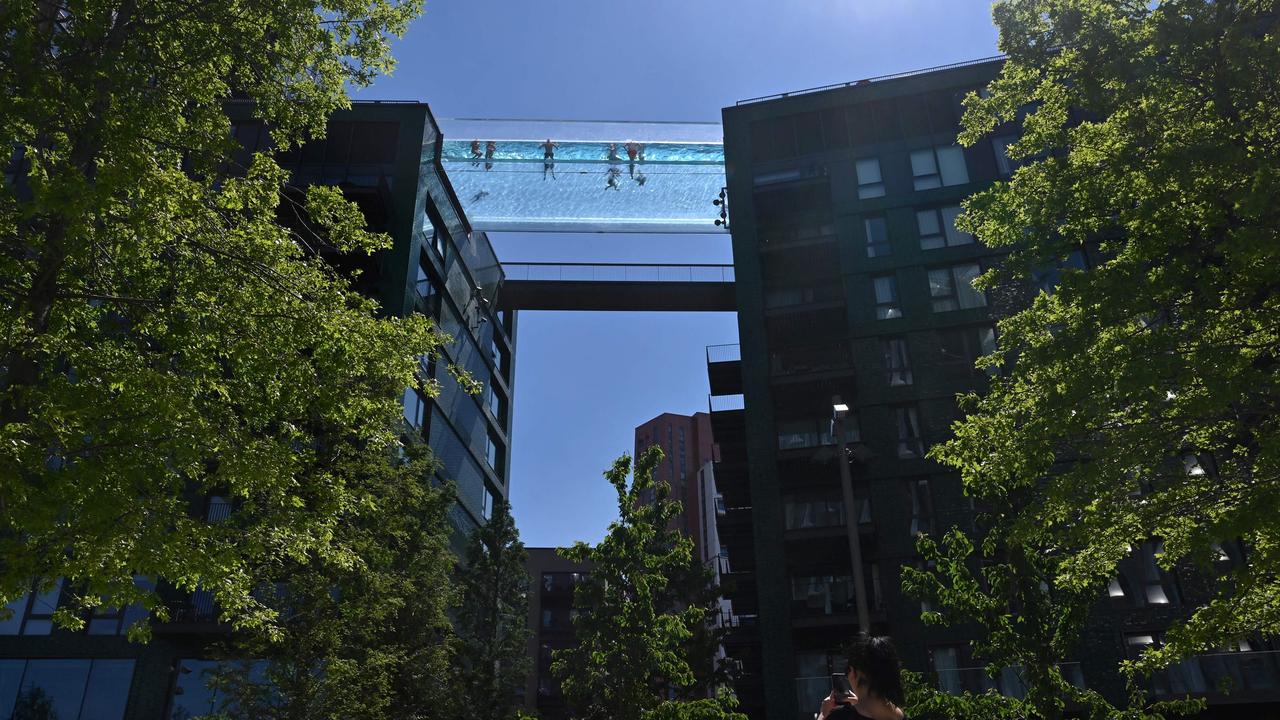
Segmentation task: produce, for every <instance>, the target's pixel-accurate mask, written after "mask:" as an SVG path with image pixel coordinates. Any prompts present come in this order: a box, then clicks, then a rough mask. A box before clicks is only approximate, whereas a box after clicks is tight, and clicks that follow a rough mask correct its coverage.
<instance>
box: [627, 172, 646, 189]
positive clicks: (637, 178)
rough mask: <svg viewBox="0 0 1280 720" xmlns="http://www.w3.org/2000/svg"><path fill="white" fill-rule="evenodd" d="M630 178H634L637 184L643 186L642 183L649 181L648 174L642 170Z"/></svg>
mask: <svg viewBox="0 0 1280 720" xmlns="http://www.w3.org/2000/svg"><path fill="white" fill-rule="evenodd" d="M631 179H632V180H635V181H636V184H637V185H639V186H641V187H644V184H645V183H646V182H648V181H649V176H648V175H645V174H644V173H643V172H642V173H640V174H639V175H636V176H635V177H633V178H631Z"/></svg>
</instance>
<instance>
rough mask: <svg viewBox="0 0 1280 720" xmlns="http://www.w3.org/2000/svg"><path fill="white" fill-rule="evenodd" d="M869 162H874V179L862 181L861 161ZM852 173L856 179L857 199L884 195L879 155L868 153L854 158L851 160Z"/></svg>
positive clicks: (868, 198)
mask: <svg viewBox="0 0 1280 720" xmlns="http://www.w3.org/2000/svg"><path fill="white" fill-rule="evenodd" d="M869 162H874V163H875V175H876V177H875V179H874V180H871V179H868V180H866V181H865V182H864V181H863V178H862V167H861V166H862V164H863V163H869ZM853 174H854V176H855V177H856V178H857V181H858V199H859V200H873V199H875V198H881V197H884V195H885V187H884V168H883V165H882V163H881V162H880V156H878V155H869V156H866V157H860V158H855V159H854V161H853Z"/></svg>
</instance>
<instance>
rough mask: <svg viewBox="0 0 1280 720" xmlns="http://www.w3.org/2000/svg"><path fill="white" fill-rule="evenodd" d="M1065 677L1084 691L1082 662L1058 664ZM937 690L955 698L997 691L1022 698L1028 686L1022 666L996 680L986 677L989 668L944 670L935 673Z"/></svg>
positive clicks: (1004, 670)
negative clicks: (967, 694) (961, 694)
mask: <svg viewBox="0 0 1280 720" xmlns="http://www.w3.org/2000/svg"><path fill="white" fill-rule="evenodd" d="M1058 670H1059V671H1060V672H1061V673H1062V677H1063V678H1064V679H1065V680H1066V681H1067V682H1069V683H1071V684H1072V685H1074V686H1076V687H1078V688H1081V689H1084V687H1085V684H1084V673H1083V672H1082V671H1081V669H1080V663H1078V662H1069V663H1059V664H1058ZM934 675H935V677H936V679H937V685H938V689H939V690H941V691H943V692H945V693H949V694H952V695H959V694H960V693H965V692H968V693H975V694H980V693H984V692H987V691H988V690H995V691H997V692H999V693H1000V694H1001V695H1004V696H1005V697H1012V698H1021V697H1025V696H1026V694H1027V684H1026V681H1025V680H1024V678H1023V676H1022V669H1021V667H1020V666H1014V667H1007V668H1004V669H1002V670H1001V671H1000V672H999V673H998V674H997V675H996V677H994V678H992V677H990V676H988V675H987V669H986V667H958V668H942V669H937V670H935V671H934Z"/></svg>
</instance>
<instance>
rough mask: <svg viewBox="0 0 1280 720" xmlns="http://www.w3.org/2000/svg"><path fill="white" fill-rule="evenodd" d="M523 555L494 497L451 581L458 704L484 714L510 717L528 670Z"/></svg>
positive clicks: (503, 506)
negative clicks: (455, 595) (455, 600)
mask: <svg viewBox="0 0 1280 720" xmlns="http://www.w3.org/2000/svg"><path fill="white" fill-rule="evenodd" d="M527 557H528V556H527V554H526V553H525V551H524V543H522V542H520V534H519V532H518V531H517V530H516V524H515V521H514V520H513V519H512V517H511V506H510V505H508V504H507V501H506V500H503V499H501V498H499V499H498V500H496V501H495V502H494V505H493V512H492V514H491V515H490V517H489V520H488V522H486V523H485V524H484V525H482V526H480V527H479V528H477V529H476V530H475V531H474V532H472V533H471V538H470V540H469V541H468V543H467V553H466V558H465V564H464V565H463V566H462V567H461V568H460V569H459V571H458V580H457V585H458V588H459V590H460V592H461V602H460V603H459V604H458V610H457V634H458V663H457V665H456V669H457V672H458V680H459V686H460V690H461V693H460V695H461V696H462V698H463V699H464V707H469V708H484V715H485V717H493V718H502V719H504V720H505V719H507V718H514V717H516V711H517V708H516V705H515V699H516V692H517V690H519V689H520V688H522V687H523V686H524V683H525V680H526V679H527V678H528V675H529V671H530V670H531V669H532V660H531V659H530V658H529V648H528V646H527V644H528V642H529V636H530V631H529V625H528V624H529V617H528V616H529V573H528V572H527V571H526V570H525V563H526V560H527Z"/></svg>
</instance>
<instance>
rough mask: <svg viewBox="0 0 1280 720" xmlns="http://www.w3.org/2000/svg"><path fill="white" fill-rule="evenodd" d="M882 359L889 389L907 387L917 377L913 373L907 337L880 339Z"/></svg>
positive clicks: (898, 336)
mask: <svg viewBox="0 0 1280 720" xmlns="http://www.w3.org/2000/svg"><path fill="white" fill-rule="evenodd" d="M880 357H881V359H882V360H883V361H884V373H885V382H886V383H887V384H888V385H889V387H907V386H910V385H912V384H913V382H914V380H915V377H914V376H913V375H912V373H911V351H910V349H909V346H908V343H907V338H906V336H905V335H892V336H888V337H882V338H880Z"/></svg>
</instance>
